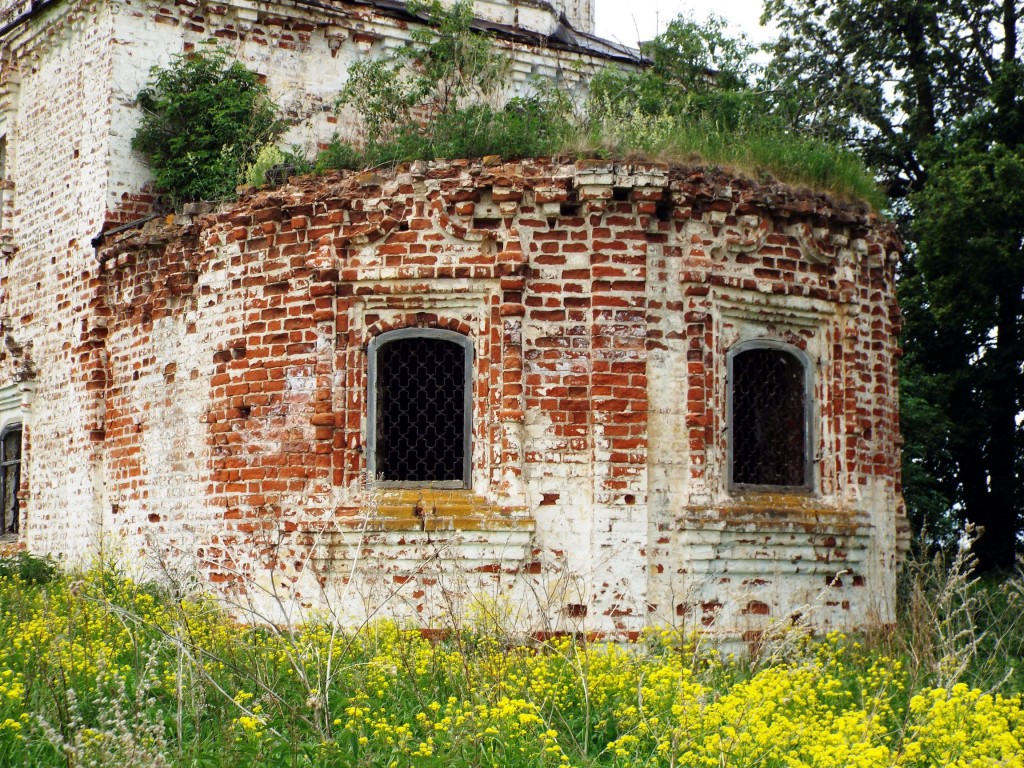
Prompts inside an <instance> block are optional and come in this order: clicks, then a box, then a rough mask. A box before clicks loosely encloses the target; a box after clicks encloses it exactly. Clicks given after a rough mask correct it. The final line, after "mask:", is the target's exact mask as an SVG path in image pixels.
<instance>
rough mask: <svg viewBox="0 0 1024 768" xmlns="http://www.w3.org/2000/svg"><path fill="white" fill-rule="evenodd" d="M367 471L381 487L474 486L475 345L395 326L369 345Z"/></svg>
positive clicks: (444, 333)
mask: <svg viewBox="0 0 1024 768" xmlns="http://www.w3.org/2000/svg"><path fill="white" fill-rule="evenodd" d="M367 354H368V358H369V369H368V376H367V419H366V422H367V440H366V445H367V449H368V450H367V469H368V471H369V475H370V477H371V478H372V479H373V480H374V481H375V482H378V483H379V484H380V485H383V486H390V487H433V488H470V487H471V486H472V431H473V430H472V414H473V395H472V393H473V342H472V339H470V338H469V337H468V336H466V335H465V334H461V333H457V332H455V331H449V330H444V329H440V328H401V329H398V330H394V331H387V332H385V333H381V334H380V335H378V336H375V337H374V338H373V339H372V340H371V341H370V344H369V347H368V348H367Z"/></svg>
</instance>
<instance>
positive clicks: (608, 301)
mask: <svg viewBox="0 0 1024 768" xmlns="http://www.w3.org/2000/svg"><path fill="white" fill-rule="evenodd" d="M478 5H479V7H478V10H479V11H480V12H481V14H482V15H483V16H484V17H485V19H486V20H485V21H483V22H481V24H485V25H488V28H489V29H492V30H493V31H494V32H495V34H496V35H497V38H498V40H499V43H500V45H502V46H503V47H504V48H505V50H507V51H508V52H510V53H511V54H512V56H513V58H514V68H513V70H514V75H513V79H512V82H511V83H510V87H509V93H508V95H514V94H515V93H519V92H522V91H524V90H525V89H528V88H529V87H530V83H531V81H532V78H540V79H548V80H551V79H557V80H559V81H561V82H563V83H565V84H567V85H568V87H570V88H571V87H573V86H574V84H577V85H578V84H581V83H582V82H583V81H584V80H585V77H584V75H586V74H587V73H589V72H592V71H594V70H595V69H596V68H599V67H601V66H604V65H606V64H609V63H614V64H616V65H620V66H629V65H630V62H634V63H635V60H634V59H632V58H631V55H630V53H629V52H628V51H624V50H622V49H618V48H616V47H615V46H612V45H611V44H606V43H602V42H601V41H597V40H595V39H594V38H592V37H589V36H588V35H587V34H586V30H587V29H588V28H589V24H590V19H591V5H590V3H588V2H585V1H580V2H577V1H576V0H572V1H571V2H570V1H569V0H566V2H560V3H556V4H555V7H554V8H553V7H552V6H550V5H549V4H547V3H543V2H540V1H539V0H537V1H534V0H519V1H518V2H504V1H499V0H493V1H492V2H487V3H480V4H478ZM328 6H329V7H328ZM2 7H3V9H5V10H0V23H2V24H3V26H2V27H0V42H2V44H3V51H4V55H3V58H2V60H0V156H2V163H0V166H2V172H3V175H4V178H3V181H2V184H0V326H2V327H0V336H2V339H3V346H2V348H0V431H2V432H3V434H7V432H6V430H8V429H13V428H19V429H20V430H21V435H22V437H21V465H20V476H19V481H18V484H17V487H16V489H15V494H14V495H15V496H16V497H17V507H18V508H17V513H18V520H19V525H20V527H19V532H18V535H19V537H20V541H21V543H22V544H23V545H24V546H27V547H29V548H30V549H32V550H34V551H37V552H49V553H53V554H57V555H60V556H62V557H66V558H67V559H69V560H70V561H80V560H81V559H83V558H85V557H87V556H88V554H89V553H90V552H92V551H94V550H95V549H96V547H97V546H99V545H100V543H101V542H116V546H117V547H119V548H120V549H121V551H122V552H123V553H124V554H125V555H126V556H127V557H128V558H129V559H130V560H132V561H136V562H138V563H140V564H141V563H145V564H147V565H148V566H151V567H160V568H172V569H174V568H177V567H179V566H181V567H184V568H185V569H187V570H189V571H192V572H196V571H198V572H200V573H201V574H202V575H203V577H204V579H205V582H206V583H208V584H210V585H213V586H215V587H216V588H218V589H220V590H222V592H223V593H224V594H232V595H235V596H236V597H245V598H246V599H251V600H253V601H255V603H254V607H257V608H258V609H259V610H260V611H261V612H262V613H263V615H264V616H266V617H268V618H270V619H273V620H277V619H278V618H281V611H282V610H286V609H288V607H289V606H292V607H294V606H304V605H309V606H322V605H324V604H325V603H330V604H331V605H332V606H333V607H334V608H336V609H338V610H339V612H340V614H341V615H342V616H344V617H348V618H350V619H351V620H353V621H358V620H361V619H363V618H365V617H367V616H368V615H371V614H372V615H378V613H379V612H380V611H384V612H385V613H388V614H395V615H399V616H403V617H412V616H417V617H420V619H421V620H423V621H430V622H436V621H440V620H442V619H443V617H446V616H447V617H449V618H450V617H452V616H455V615H458V614H459V613H460V612H461V611H463V610H469V609H470V608H471V607H472V605H471V603H472V601H481V602H482V603H483V604H486V605H488V606H490V608H489V609H495V610H496V608H495V606H499V605H503V606H505V608H504V609H503V610H508V611H511V612H513V613H514V615H515V617H516V619H517V620H518V621H521V623H522V626H524V627H529V628H531V629H534V630H537V631H576V630H586V631H595V632H603V633H615V634H617V635H620V636H629V635H632V634H634V633H636V632H638V631H640V630H641V629H642V628H643V627H645V626H647V625H648V624H651V623H658V624H677V625H680V626H685V627H694V628H698V627H700V628H705V629H709V630H713V631H718V632H720V633H723V635H725V636H729V637H736V638H741V637H744V636H746V637H755V636H756V635H757V633H758V632H760V631H761V630H763V629H764V627H766V626H767V625H768V624H769V623H770V622H771V621H774V620H789V619H791V618H792V617H793V614H794V613H796V612H807V611H808V610H810V611H811V612H812V613H813V618H814V620H815V621H816V622H817V623H818V624H819V625H821V626H835V627H859V626H866V625H870V624H877V623H885V622H888V621H890V620H891V618H892V608H893V606H892V600H893V596H894V592H895V586H894V574H895V568H896V563H897V559H898V557H899V554H900V548H901V546H902V544H901V542H902V538H901V537H902V536H903V531H904V524H903V518H902V516H901V503H900V488H899V475H898V466H899V465H898V444H899V436H898V433H897V395H896V379H895V365H896V359H897V357H898V348H897V342H896V334H897V332H898V323H899V320H898V317H899V315H898V310H897V309H896V306H895V301H894V290H893V269H894V258H895V252H896V251H897V249H898V247H899V246H898V243H897V242H896V240H895V238H894V235H893V233H892V230H891V228H890V227H889V226H888V225H887V224H885V223H884V222H882V221H880V220H879V219H878V218H877V217H876V216H874V215H873V214H870V213H868V212H866V211H865V210H862V209H861V208H859V207H857V206H855V205H846V204H842V203H838V202H835V201H832V200H829V199H827V198H826V197H824V196H821V195H817V194H814V193H810V192H795V191H793V190H790V189H787V188H785V187H783V186H780V185H776V184H757V183H754V182H752V181H749V180H746V179H743V178H738V177H735V176H733V175H732V174H728V173H725V172H723V171H718V170H707V169H700V168H669V167H666V166H662V165H658V164H639V165H629V164H626V165H617V164H613V163H606V162H603V161H579V162H576V163H561V162H557V161H554V160H535V161H523V162H518V163H505V164H502V163H501V162H500V160H497V159H495V158H491V159H490V160H489V161H487V162H483V163H478V164H473V163H468V162H437V163H430V164H423V163H418V164H415V165H413V166H411V167H407V168H402V169H399V170H398V171H397V172H395V173H387V174H380V175H378V174H375V173H368V174H348V175H338V176H333V177H327V178H323V179H300V180H293V182H292V183H291V184H290V185H288V186H286V187H283V188H281V189H277V190H273V191H264V192H259V193H252V194H248V195H245V196H244V197H243V199H241V200H240V201H239V202H238V203H237V204H232V205H228V206H225V207H221V208H217V209H214V208H213V207H204V206H198V207H194V208H192V209H190V210H189V211H186V212H185V213H184V214H181V215H178V216H177V217H174V216H172V217H171V218H170V219H165V218H163V217H162V216H161V217H158V218H153V217H152V215H151V212H152V211H153V210H154V203H155V202H156V200H155V197H154V195H152V194H151V193H150V192H149V191H148V190H147V187H146V184H147V181H148V175H147V173H146V169H145V167H144V166H143V165H142V163H141V161H140V159H139V158H138V157H137V156H136V155H134V154H133V153H132V152H131V150H130V141H131V136H132V134H133V133H134V130H135V126H136V124H137V120H138V112H137V109H136V107H135V105H134V103H133V99H134V95H135V94H136V93H137V92H138V90H139V88H140V87H141V86H142V85H143V83H144V82H145V79H146V76H147V73H148V70H149V67H150V66H151V65H153V64H165V63H166V62H167V61H168V60H169V58H170V56H171V55H172V54H175V53H179V52H183V51H186V50H190V49H191V48H192V47H194V46H196V45H199V44H201V43H203V42H204V41H205V40H208V39H210V38H213V39H216V40H218V41H221V42H222V43H224V44H225V45H227V46H228V47H229V49H230V50H231V51H232V52H233V53H235V54H236V55H237V56H238V57H239V58H240V59H242V60H243V61H244V62H246V63H247V65H249V66H250V67H252V68H254V69H255V70H256V71H258V72H260V73H261V74H262V75H264V76H265V77H266V79H267V82H268V84H269V86H270V88H271V91H272V94H273V95H274V97H275V99H277V100H278V101H279V102H280V103H281V104H282V105H283V106H284V108H285V110H286V112H287V115H288V116H289V117H290V118H292V119H294V120H295V122H296V125H301V126H303V127H302V128H295V129H293V131H292V133H291V134H290V135H289V136H288V137H287V139H288V140H289V141H295V142H297V143H299V144H300V145H302V146H303V147H305V148H306V149H308V150H310V151H312V150H314V149H315V148H316V147H317V146H318V145H320V144H322V143H324V142H325V141H327V140H328V139H329V137H330V135H331V134H332V133H334V132H335V131H338V132H340V133H342V134H344V135H349V136H351V135H354V134H355V132H356V131H357V130H358V126H357V125H356V123H355V122H354V121H353V116H352V115H351V114H345V113H342V114H340V115H335V114H334V112H333V110H332V108H331V103H332V100H333V97H334V95H335V94H336V93H337V92H338V90H340V88H341V87H342V85H343V84H344V80H345V76H346V72H347V69H348V66H349V65H350V64H351V63H352V62H353V61H357V60H361V59H365V58H367V57H372V56H375V55H379V54H381V53H382V52H385V51H388V50H391V49H394V48H395V47H397V46H401V45H404V44H405V43H406V41H407V40H408V39H409V29H410V25H414V24H416V23H418V22H417V20H416V19H415V18H414V17H411V16H410V15H409V14H408V13H406V12H405V10H404V6H403V4H401V3H399V2H397V1H396V2H391V0H381V1H380V2H369V1H366V2H363V1H362V0H359V1H354V2H342V1H341V0H339V2H337V3H335V4H326V5H325V4H317V5H316V6H315V7H314V6H312V5H306V4H304V3H297V4H289V5H287V6H286V5H282V4H277V3H265V4H259V5H258V6H254V5H252V4H249V3H245V2H235V1H232V2H226V3H211V2H205V1H199V2H191V0H189V1H188V2H179V3H177V4H173V5H167V4H159V3H152V2H149V1H148V0H141V1H140V2H135V0H106V1H102V0H49V1H48V2H45V1H44V2H41V3H34V4H30V3H21V2H15V3H7V4H5V5H3V6H2ZM556 10H559V11H564V12H566V13H567V14H568V19H569V21H571V22H572V23H574V24H575V25H576V30H574V29H572V28H571V27H569V26H566V25H565V24H564V23H563V21H564V20H563V19H562V18H561V17H560V16H559V14H558V13H556V12H555V11H556ZM577 30H583V31H582V32H579V31H577ZM146 217H148V218H147V219H146V221H141V219H142V218H146ZM400 342H401V343H400ZM403 344H404V346H402V345H403ZM389 345H390V346H389ZM446 345H447V346H446ZM396 349H401V350H403V352H402V354H403V355H406V356H407V357H410V359H412V360H414V361H415V362H416V365H408V364H404V363H403V364H401V365H398V364H396V363H394V360H396V359H397V358H398V357H400V355H397V353H394V350H396ZM388 350H391V351H390V352H389V351H388ZM442 352H443V354H442ZM435 354H436V355H438V356H437V357H436V358H435V357H433V356H434V355H435ZM460 354H462V355H463V357H460ZM389 355H390V356H389ZM463 358H464V359H465V360H466V361H468V362H466V363H465V365H463V367H461V368H460V367H459V365H461V364H460V363H459V360H461V359H463ZM439 360H443V361H444V362H443V366H445V367H452V371H449V373H450V375H448V376H447V377H433V376H430V375H427V374H429V373H430V370H431V369H430V365H431V364H436V365H442V363H437V361H439ZM389 361H391V362H389ZM389 366H390V367H389ZM417 366H418V367H417ZM456 369H457V370H456ZM420 380H424V381H430V382H434V383H432V384H430V385H429V386H427V385H424V384H423V383H422V382H421V381H420ZM741 381H753V382H758V383H757V386H752V385H745V384H738V383H737V382H741ZM437 382H441V383H437ZM432 388H433V389H445V390H447V391H446V392H444V393H443V394H444V395H445V398H443V399H444V403H445V404H444V405H443V406H440V405H436V403H437V402H439V400H438V398H437V397H435V395H436V393H435V392H433V391H431V390H432ZM395 393H400V394H395ZM403 398H405V399H404V400H403ZM460 402H461V403H462V404H463V405H460ZM371 403H373V407H372V409H371ZM396 403H397V405H396ZM410 403H412V404H413V405H410ZM420 404H422V407H423V409H427V410H430V412H431V414H432V418H433V419H434V421H432V422H431V421H429V420H428V421H427V422H423V423H420V422H419V421H416V420H415V419H413V418H411V416H410V415H409V412H410V411H412V410H416V408H414V407H413V406H417V405H420ZM389 409H391V410H389ZM431 409H432V410H431ZM395 414H398V416H395ZM439 414H440V415H439ZM407 416H408V417H409V418H406V417H407ZM441 416H444V418H447V419H449V421H453V422H457V423H456V425H455V426H454V427H452V429H448V428H447V426H448V425H445V424H440V426H443V427H445V429H441V430H439V429H438V426H439V421H438V420H439V419H440V418H441ZM389 420H390V421H389ZM396 424H397V425H398V426H396ZM441 432H443V433H444V434H446V435H447V437H446V438H445V440H446V442H444V443H441V442H439V439H440V438H438V437H437V434H440V433H441ZM406 433H410V434H406ZM431 435H433V437H431ZM453 436H454V440H453ZM453 442H455V443H461V444H460V445H458V446H453V445H452V443H453ZM396 444H401V445H404V446H406V447H404V448H403V447H400V448H398V449H395V450H397V451H398V453H397V454H386V451H388V450H392V447H393V446H394V445H396ZM389 446H390V447H389ZM737 446H745V447H741V448H737ZM402 451H406V453H404V454H403V453H402ZM441 453H444V454H445V456H446V461H447V464H448V465H450V466H449V468H447V469H444V470H439V469H437V468H436V467H435V466H434V465H433V463H432V462H430V461H423V462H420V463H422V464H423V467H422V468H421V469H417V470H416V473H426V474H425V476H426V477H428V478H429V479H428V480H425V481H424V480H422V476H424V475H421V474H414V473H413V472H412V471H410V470H407V469H406V467H407V466H409V465H411V464H412V463H413V461H412V460H413V458H416V459H420V458H422V457H423V456H428V457H430V456H432V455H433V454H441ZM396 455H397V456H398V458H397V459H395V458H394V456H396ZM768 455H772V456H776V455H778V456H781V459H782V460H781V462H776V463H778V464H779V465H780V466H784V467H785V471H781V472H780V471H778V470H777V469H776V468H775V465H774V464H773V465H772V466H767V463H766V464H765V466H761V464H760V459H759V457H760V456H768ZM737 456H740V457H741V458H737ZM460 462H461V463H462V464H460ZM435 463H436V462H435ZM741 463H742V465H743V466H742V467H741V466H740V464H741ZM371 466H374V467H375V468H383V471H382V472H381V473H380V477H367V472H368V468H369V467H371ZM396 466H397V467H398V469H395V467H396ZM460 466H464V467H465V474H463V473H461V472H459V471H458V469H459V467H460ZM451 467H455V469H454V470H453V469H451ZM5 477H6V475H5ZM5 482H6V481H5ZM0 490H3V493H0V497H2V498H3V499H4V500H5V501H4V504H5V505H7V504H8V498H7V495H5V494H7V489H6V488H3V489H0ZM10 511H11V510H8V509H7V508H6V506H5V509H4V513H5V519H8V518H9V517H10V515H9V514H8V513H9V512H10ZM10 519H13V517H10ZM807 606H812V608H808V607H807Z"/></svg>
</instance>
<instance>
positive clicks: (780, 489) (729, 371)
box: [725, 339, 816, 493]
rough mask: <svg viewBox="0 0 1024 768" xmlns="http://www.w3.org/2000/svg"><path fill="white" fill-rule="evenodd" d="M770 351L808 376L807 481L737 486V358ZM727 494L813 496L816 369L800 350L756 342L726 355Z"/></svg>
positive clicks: (743, 344)
mask: <svg viewBox="0 0 1024 768" xmlns="http://www.w3.org/2000/svg"><path fill="white" fill-rule="evenodd" d="M758 349H766V350H773V351H776V352H780V353H783V354H788V355H790V356H792V357H793V358H795V359H796V361H797V362H798V363H799V364H800V365H801V367H802V368H803V372H804V377H803V386H804V393H803V394H804V450H803V456H804V481H803V483H801V484H800V485H767V484H765V485H761V484H757V483H735V482H733V479H732V478H733V468H734V466H735V462H734V459H735V457H734V454H733V450H734V442H735V441H734V440H733V427H734V425H735V414H734V412H733V406H734V400H735V398H734V394H733V384H734V383H735V381H736V379H735V374H734V370H733V366H734V363H735V360H736V358H737V357H738V356H739V355H742V354H743V353H744V352H751V351H753V350H758ZM725 391H726V420H727V421H726V430H725V431H726V490H727V491H729V492H730V493H812V492H813V491H814V487H815V469H814V467H815V462H814V445H815V439H816V434H815V430H814V412H815V405H816V403H815V398H814V366H813V365H812V361H811V358H810V356H809V355H808V354H807V353H806V352H805V351H804V350H802V349H800V348H799V347H796V346H794V345H792V344H787V343H785V342H782V341H776V340H774V339H752V340H749V341H744V342H740V343H739V344H736V345H734V346H733V347H731V348H730V349H729V351H728V353H727V354H726V382H725Z"/></svg>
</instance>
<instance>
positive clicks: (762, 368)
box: [727, 339, 814, 491]
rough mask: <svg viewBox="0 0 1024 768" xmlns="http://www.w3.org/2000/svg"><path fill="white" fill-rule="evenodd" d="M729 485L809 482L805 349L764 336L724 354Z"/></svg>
mask: <svg viewBox="0 0 1024 768" xmlns="http://www.w3.org/2000/svg"><path fill="white" fill-rule="evenodd" d="M727 376H728V419H729V429H728V436H729V446H728V460H729V469H728V486H729V489H730V490H792V491H797V490H809V489H810V488H812V487H813V478H814V464H813V453H812V446H813V444H814V430H813V421H812V414H813V413H814V402H813V393H814V378H813V368H812V366H811V361H810V358H808V356H807V354H806V353H805V352H804V351H803V350H801V349H798V348H797V347H794V346H792V345H789V344H784V343H782V342H777V341H772V340H768V339H758V340H754V341H748V342H743V343H742V344H738V345H736V346H735V347H733V348H732V349H731V350H730V351H729V354H728V372H727Z"/></svg>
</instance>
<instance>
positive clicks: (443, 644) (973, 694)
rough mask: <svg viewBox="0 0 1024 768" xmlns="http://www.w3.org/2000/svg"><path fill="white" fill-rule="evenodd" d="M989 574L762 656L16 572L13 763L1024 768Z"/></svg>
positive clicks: (997, 598)
mask: <svg viewBox="0 0 1024 768" xmlns="http://www.w3.org/2000/svg"><path fill="white" fill-rule="evenodd" d="M967 565H968V556H967V555H966V553H963V554H962V556H961V557H960V559H959V560H957V561H956V562H954V563H951V564H947V565H941V564H936V563H923V564H920V565H919V566H918V567H917V568H915V569H911V570H909V571H908V580H907V583H906V586H905V589H904V594H905V595H906V600H905V604H904V608H903V611H902V615H903V619H902V622H901V625H900V627H899V629H898V631H896V632H894V633H892V634H886V635H882V636H879V637H876V638H874V639H873V640H864V639H859V640H858V639H855V638H847V637H844V636H842V635H839V634H832V635H829V636H828V638H827V639H825V640H824V641H823V642H812V641H811V640H810V639H809V638H808V636H807V635H806V634H805V633H804V631H803V630H802V629H800V628H796V629H793V628H789V629H786V630H779V631H778V632H777V633H769V635H767V636H766V637H765V640H764V643H763V644H762V645H761V648H760V655H758V656H755V657H753V658H750V659H739V658H733V657H731V656H723V655H722V654H720V653H717V652H715V651H713V650H710V649H708V648H706V647H702V646H700V645H698V644H696V643H695V640H694V638H693V637H691V636H688V635H687V634H686V633H685V631H683V630H682V629H679V630H676V629H665V630H662V631H652V632H651V633H649V634H647V635H646V636H645V637H644V638H643V640H642V641H641V642H639V643H638V644H636V645H633V646H630V647H624V646H621V645H615V644H603V643H598V642H586V641H584V640H583V639H582V638H574V637H571V636H563V637H556V638H553V639H549V640H543V641H540V640H530V639H529V633H528V632H526V631H525V629H526V628H524V627H517V626H511V625H508V624H507V623H506V622H507V619H504V618H502V616H503V615H504V614H503V613H502V611H501V610H500V606H496V605H495V604H494V603H493V601H485V602H483V603H481V609H480V610H478V611H477V615H478V616H479V617H480V618H479V620H478V621H477V622H476V624H475V625H474V626H471V627H465V626H460V625H459V623H458V622H457V621H454V622H453V624H451V625H449V626H450V627H451V626H454V627H455V629H451V630H450V631H449V632H447V633H446V634H444V635H443V636H441V638H440V639H437V636H436V635H434V638H435V639H433V640H431V639H428V638H427V636H425V635H424V633H422V632H421V631H420V629H419V628H418V627H412V626H410V627H401V626H397V625H395V624H394V623H391V622H388V621H378V622H376V623H374V624H372V625H370V626H366V627H363V628H361V629H359V630H356V631H343V630H341V629H339V627H338V625H337V623H336V622H334V621H332V619H333V618H336V617H334V616H333V615H332V614H331V613H330V611H329V610H328V611H325V612H323V613H322V614H319V615H317V616H309V617H307V619H308V620H307V621H306V623H305V624H304V625H302V626H273V625H269V624H260V625H242V624H237V623H235V622H233V621H232V620H231V619H230V618H228V617H227V616H226V615H225V613H224V612H223V611H222V610H221V609H220V608H219V607H218V606H217V605H215V604H214V603H213V602H211V601H210V600H208V599H205V598H202V597H188V596H186V595H185V594H183V593H182V592H181V591H180V589H176V588H173V585H168V586H165V587H160V588H156V587H153V586H151V585H147V584H140V583H137V582H135V581H133V580H131V579H129V578H126V577H124V576H123V575H121V574H119V573H118V572H117V571H115V570H112V569H111V567H110V566H107V565H104V564H102V563H100V564H97V565H96V566H94V567H93V568H91V569H90V570H88V571H86V572H84V573H77V574H68V575H64V574H58V575H57V577H56V578H55V579H54V580H53V581H51V582H50V583H49V584H47V585H45V586H44V585H41V584H37V583H30V582H27V581H25V580H24V579H23V578H22V577H21V576H19V575H18V574H17V573H9V574H8V575H5V576H3V577H0V764H2V765H5V766H33V767H34V768H35V767H37V766H38V767H42V768H45V766H65V767H66V766H95V767H96V768H114V766H117V768H134V767H136V766H138V767H139V768H141V767H142V766H146V767H147V768H151V767H152V766H182V767H184V766H189V767H190V768H192V767H196V766H210V767H211V768H212V767H213V766H216V767H217V768H231V767H232V766H239V767H241V766H246V767H248V766H274V768H278V767H279V766H319V767H322V768H336V767H339V766H344V767H345V768H352V767H353V766H441V765H444V766H448V767H449V768H460V766H464V767H465V768H470V767H472V768H479V767H480V766H501V768H515V766H524V768H525V767H526V766H529V767H530V768H535V767H537V766H581V767H582V766H617V767H621V768H626V767H627V766H629V767H630V768H632V767H634V766H652V767H653V766H666V767H667V766H683V765H685V766H708V767H709V768H710V767H711V766H721V765H733V766H779V767H781V766H794V765H803V766H819V767H821V768H828V767H830V766H836V768H839V767H840V766H841V767H842V768H848V766H862V767H864V768H872V767H874V766H879V767H881V766H920V767H921V768H924V767H925V766H940V765H941V766H947V765H950V766H951V765H963V766H973V765H979V766H980V765H1000V766H1006V767H1007V768H1021V766H1024V750H1022V745H1024V710H1022V701H1021V685H1022V683H1024V678H1022V677H1021V676H1020V675H1019V673H1016V672H1012V671H1011V669H1012V667H1013V666H1014V665H1020V664H1021V663H1022V662H1024V649H1022V648H1021V637H1022V634H1024V633H1021V631H1020V623H1021V621H1022V619H1021V612H1020V610H1019V603H1020V600H1021V599H1022V598H1024V581H1022V580H1021V579H1019V578H1018V579H1016V580H1012V581H1009V582H1006V583H1004V584H1002V585H1000V586H999V587H998V588H997V587H993V586H990V585H983V584H980V583H977V582H975V581H973V580H972V578H971V577H970V576H969V574H968V573H967V572H966V570H965V569H966V567H967ZM248 586H249V588H251V589H257V587H256V586H255V585H254V584H251V583H250V584H249V585H248ZM1004 608H1010V609H1011V610H1004ZM1000 614H1001V615H1000ZM451 618H452V619H453V620H454V618H455V617H451Z"/></svg>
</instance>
